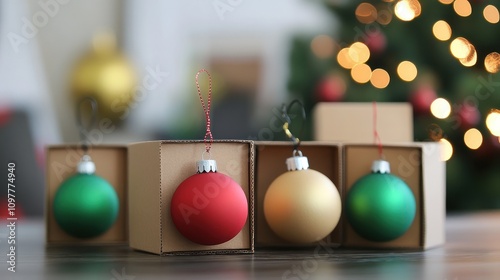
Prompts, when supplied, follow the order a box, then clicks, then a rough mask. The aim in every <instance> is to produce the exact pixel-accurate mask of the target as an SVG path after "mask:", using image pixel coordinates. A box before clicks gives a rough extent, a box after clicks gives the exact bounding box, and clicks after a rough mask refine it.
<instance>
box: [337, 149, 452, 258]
mask: <svg viewBox="0 0 500 280" xmlns="http://www.w3.org/2000/svg"><path fill="white" fill-rule="evenodd" d="M440 153H441V150H440V147H439V144H438V143H411V144H394V145H384V146H383V154H384V159H385V160H386V161H388V162H389V163H390V167H391V173H392V174H393V175H396V176H398V177H400V178H401V179H403V180H404V181H405V182H406V184H407V185H408V186H409V187H410V189H411V190H412V192H413V194H414V195H415V200H416V206H417V211H416V215H415V219H414V221H413V223H412V225H411V226H410V228H409V229H408V231H407V232H406V233H405V234H404V235H402V236H401V237H399V238H397V239H395V240H392V241H388V242H372V241H369V240H366V239H364V238H362V237H361V236H359V235H358V234H357V233H356V232H355V231H354V230H353V229H352V227H351V225H350V224H349V222H348V221H347V219H344V221H345V225H344V229H345V233H344V237H345V238H344V243H343V246H345V247H363V248H365V247H366V248H368V247H370V248H387V249H390V248H402V249H427V248H431V247H435V246H438V245H441V244H443V243H444V242H445V236H444V234H445V229H444V225H445V214H446V213H445V212H446V209H445V187H446V182H445V175H446V174H445V172H446V171H445V163H444V162H443V161H441V158H440V156H441V154H440ZM377 159H379V154H378V146H376V145H345V147H344V167H345V169H344V178H345V192H344V199H343V200H344V201H345V197H346V195H347V194H348V192H349V189H350V188H351V186H352V185H353V184H354V183H355V182H356V181H357V180H358V179H359V178H361V177H363V176H364V175H366V174H369V173H370V172H371V165H372V163H373V161H374V160H377Z"/></svg>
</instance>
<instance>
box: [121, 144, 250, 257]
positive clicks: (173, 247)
mask: <svg viewBox="0 0 500 280" xmlns="http://www.w3.org/2000/svg"><path fill="white" fill-rule="evenodd" d="M204 151H205V144H204V143H203V141H152V142H140V143H134V144H130V145H129V158H128V163H129V177H128V178H129V186H130V187H129V200H128V201H129V209H130V211H129V234H130V247H132V248H134V249H136V250H141V251H146V252H150V253H155V254H160V255H163V254H186V255H193V254H227V253H253V252H254V232H253V228H254V226H253V224H254V216H253V208H254V206H253V201H254V199H253V193H254V190H253V187H254V172H253V170H254V144H253V141H238V140H217V141H214V143H213V144H212V150H211V154H212V159H215V160H216V161H217V167H218V172H221V173H224V174H226V175H228V176H230V177H231V178H232V179H233V180H234V181H236V182H237V183H238V184H239V185H240V186H241V187H242V188H243V191H244V192H245V195H246V197H247V199H248V205H249V211H248V219H247V222H246V224H245V226H244V227H243V229H242V230H241V232H240V233H239V234H238V235H236V236H235V237H234V238H233V239H231V240H229V241H227V242H225V243H222V244H219V245H213V246H205V245H199V244H196V243H194V242H191V241H190V240H188V239H186V238H185V237H184V236H182V235H181V234H180V233H179V231H178V230H177V228H176V227H175V225H174V223H173V222H172V219H171V217H170V204H171V199H172V196H173V194H174V192H175V190H176V189H177V187H178V186H179V184H180V183H181V182H182V181H184V180H185V179H186V178H188V177H189V176H192V175H194V174H196V167H195V166H196V162H197V161H198V160H200V159H201V157H202V154H203V152H204Z"/></svg>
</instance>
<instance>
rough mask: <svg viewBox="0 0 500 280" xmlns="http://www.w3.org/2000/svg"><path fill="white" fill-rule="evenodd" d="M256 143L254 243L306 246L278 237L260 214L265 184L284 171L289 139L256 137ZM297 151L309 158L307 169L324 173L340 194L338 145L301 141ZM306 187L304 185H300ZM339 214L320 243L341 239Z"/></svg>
mask: <svg viewBox="0 0 500 280" xmlns="http://www.w3.org/2000/svg"><path fill="white" fill-rule="evenodd" d="M255 146H256V169H255V170H256V171H255V172H256V174H255V176H256V195H255V198H256V213H255V215H256V223H255V225H256V237H255V239H256V240H255V243H256V246H257V247H267V248H271V247H281V248H290V247H295V248H297V247H310V246H317V245H318V244H319V242H317V243H313V244H306V245H304V244H293V243H290V242H288V241H286V240H283V239H282V238H280V237H278V236H277V235H276V234H275V233H274V232H273V231H272V230H271V228H270V227H269V226H268V224H267V222H266V219H265V217H264V197H265V194H266V191H267V189H268V188H269V185H270V184H271V183H272V182H273V180H274V179H276V178H277V177H278V176H279V175H281V174H283V173H285V172H287V169H286V164H285V161H286V159H287V158H289V157H291V156H292V152H293V145H292V143H291V142H267V141H257V142H255ZM300 151H302V154H303V155H304V156H306V157H307V158H308V160H309V166H310V168H311V169H314V170H317V171H319V172H321V173H323V174H325V175H326V176H327V177H328V178H329V179H330V180H331V181H332V182H333V183H334V184H335V186H336V187H337V189H338V191H339V193H340V195H341V197H342V188H341V186H342V173H341V154H342V152H341V147H340V146H339V145H338V144H334V143H322V142H307V141H304V142H301V144H300ZM304 187H307V186H304ZM342 224H343V222H342V217H341V219H340V221H339V223H338V225H337V227H336V228H335V229H334V231H333V232H332V233H331V234H330V235H329V236H327V237H326V238H324V239H323V240H321V241H320V242H321V244H322V246H339V245H340V243H341V241H342Z"/></svg>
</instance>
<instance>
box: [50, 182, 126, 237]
mask: <svg viewBox="0 0 500 280" xmlns="http://www.w3.org/2000/svg"><path fill="white" fill-rule="evenodd" d="M118 208H119V201H118V196H117V195H116V192H115V190H114V189H113V187H112V186H111V184H109V183H108V181H106V180H105V179H103V178H101V177H99V176H97V175H92V174H76V175H74V176H72V177H70V178H68V179H67V180H66V181H64V182H63V183H62V184H61V186H60V187H59V189H58V190H57V193H56V195H55V198H54V204H53V211H54V216H55V219H56V221H57V223H58V224H59V226H60V227H61V228H62V229H63V230H64V231H65V232H66V233H68V234H69V235H71V236H74V237H78V238H92V237H96V236H99V235H101V234H103V233H105V232H106V231H107V230H108V229H109V228H110V227H111V226H112V225H113V224H114V222H115V221H116V218H117V216H118Z"/></svg>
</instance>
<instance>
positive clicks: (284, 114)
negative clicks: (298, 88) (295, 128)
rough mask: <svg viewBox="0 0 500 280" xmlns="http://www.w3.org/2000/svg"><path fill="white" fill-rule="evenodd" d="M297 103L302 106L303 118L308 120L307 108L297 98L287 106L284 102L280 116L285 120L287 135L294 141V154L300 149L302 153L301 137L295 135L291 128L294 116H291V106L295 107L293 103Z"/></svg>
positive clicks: (284, 127) (284, 128)
mask: <svg viewBox="0 0 500 280" xmlns="http://www.w3.org/2000/svg"><path fill="white" fill-rule="evenodd" d="M295 104H297V105H299V106H300V109H301V116H302V120H303V121H305V120H306V110H305V108H304V105H303V104H302V102H300V101H299V100H297V99H295V100H294V101H292V102H291V103H290V104H289V105H288V106H286V104H283V105H282V106H281V116H280V119H281V120H282V121H283V131H284V132H285V134H286V136H287V137H288V138H289V139H290V140H291V141H292V142H293V150H294V154H295V151H298V152H299V153H300V151H299V146H300V139H299V138H298V137H296V136H295V135H293V133H292V132H291V131H290V128H289V126H290V124H291V123H292V117H290V114H289V112H290V110H291V108H292V107H293V105H295Z"/></svg>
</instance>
